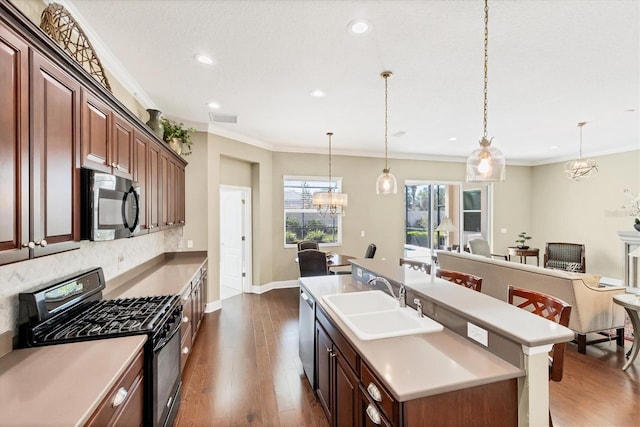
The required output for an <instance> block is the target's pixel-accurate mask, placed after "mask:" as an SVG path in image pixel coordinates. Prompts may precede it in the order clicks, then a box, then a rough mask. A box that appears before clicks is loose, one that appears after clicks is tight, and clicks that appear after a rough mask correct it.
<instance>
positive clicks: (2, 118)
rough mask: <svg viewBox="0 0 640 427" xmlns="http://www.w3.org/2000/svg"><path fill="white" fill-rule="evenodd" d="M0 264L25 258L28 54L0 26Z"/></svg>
mask: <svg viewBox="0 0 640 427" xmlns="http://www.w3.org/2000/svg"><path fill="white" fill-rule="evenodd" d="M0 75H1V76H3V77H2V78H0V128H1V129H2V133H3V136H2V138H0V195H2V203H0V264H6V263H9V262H15V261H21V260H25V259H28V258H29V250H28V249H22V247H21V246H22V243H23V242H25V243H26V242H28V241H29V51H28V46H27V44H26V42H25V41H24V40H22V39H21V38H20V37H18V36H17V35H16V34H15V33H13V32H12V31H10V30H9V29H8V28H6V27H5V26H3V25H1V24H0Z"/></svg>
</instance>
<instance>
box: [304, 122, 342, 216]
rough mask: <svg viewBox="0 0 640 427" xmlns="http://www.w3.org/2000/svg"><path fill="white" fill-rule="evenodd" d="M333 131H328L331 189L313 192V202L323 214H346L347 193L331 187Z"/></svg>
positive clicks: (330, 183)
mask: <svg viewBox="0 0 640 427" xmlns="http://www.w3.org/2000/svg"><path fill="white" fill-rule="evenodd" d="M332 135H333V133H332V132H327V136H329V189H328V190H327V191H323V192H316V193H313V199H312V201H311V203H312V204H313V206H315V207H316V209H318V213H319V214H320V215H321V216H325V215H329V216H336V215H344V208H345V207H346V206H347V201H348V198H347V195H346V194H345V193H340V192H339V191H333V189H332V188H331V186H332V182H331V136H332Z"/></svg>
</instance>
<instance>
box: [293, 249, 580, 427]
mask: <svg viewBox="0 0 640 427" xmlns="http://www.w3.org/2000/svg"><path fill="white" fill-rule="evenodd" d="M375 276H383V277H385V278H387V279H388V280H389V281H390V282H391V283H392V284H393V287H394V288H396V291H395V293H396V295H397V293H398V292H397V288H399V286H400V285H401V284H402V285H404V286H405V288H406V289H407V298H406V301H407V305H410V306H413V307H415V305H414V304H413V300H414V298H419V299H420V300H421V301H422V304H423V311H424V313H425V314H426V315H427V316H429V317H431V318H432V319H434V320H436V321H437V322H439V323H441V324H442V325H443V326H444V327H445V329H444V331H442V332H435V333H429V334H419V335H409V336H403V337H395V338H386V339H381V340H373V341H362V340H359V339H358V338H357V337H356V335H355V334H354V333H353V332H352V331H351V330H350V329H349V327H347V326H346V324H345V323H344V322H342V321H341V319H340V318H339V317H338V315H337V314H336V313H335V312H334V311H333V310H332V309H331V308H330V307H329V305H327V304H326V302H325V301H324V299H323V296H325V295H331V294H339V293H345V292H360V291H365V290H371V289H372V287H371V286H369V285H368V284H367V283H366V282H367V280H368V279H369V278H370V277H375ZM300 284H301V288H302V289H304V290H306V291H307V292H308V293H309V294H310V295H311V296H312V297H313V298H314V299H315V301H316V304H317V306H316V329H317V330H318V325H319V326H320V329H319V333H318V332H317V333H316V345H317V352H316V366H317V369H318V371H321V370H322V364H323V363H324V355H323V351H324V350H323V346H326V352H328V353H329V354H330V358H331V357H333V358H334V359H337V361H338V363H334V364H333V365H331V366H333V368H332V369H333V370H334V371H338V372H340V373H341V375H342V378H347V379H350V380H351V382H350V383H351V386H352V387H354V388H355V389H357V388H358V387H359V388H360V389H362V390H365V388H366V392H368V391H369V390H368V384H366V383H364V381H365V380H366V382H369V380H371V379H373V380H374V381H373V382H374V383H375V380H379V381H380V383H381V384H379V385H378V387H377V388H381V389H382V393H381V394H382V395H384V394H385V392H388V394H389V396H388V398H389V399H390V400H391V401H392V402H393V404H392V405H390V406H388V408H386V409H385V399H384V397H383V398H382V399H381V400H382V401H381V402H380V401H378V403H375V404H373V409H369V406H371V404H367V405H364V406H363V407H361V408H360V409H358V408H356V410H355V412H359V413H360V414H359V415H358V414H356V416H360V418H364V417H365V416H369V414H370V413H372V412H375V411H379V412H382V413H383V414H384V415H383V416H382V417H378V418H382V421H383V424H384V423H385V422H389V423H390V424H391V425H395V424H396V423H397V424H398V425H413V424H411V423H412V422H422V423H424V422H426V421H427V420H429V419H431V420H433V419H436V418H435V417H433V414H434V413H432V414H431V415H428V414H427V413H426V412H425V408H427V407H428V406H429V402H430V399H429V397H431V398H432V399H431V400H433V399H440V400H439V401H438V402H439V405H440V406H442V405H443V404H444V403H445V402H446V401H447V399H448V401H449V403H451V404H455V403H454V402H466V403H465V404H464V406H465V408H466V409H468V407H470V405H472V404H473V403H474V402H472V401H471V400H469V399H470V398H471V395H469V396H467V399H466V400H464V399H461V396H464V393H467V394H469V393H473V392H474V391H475V394H473V396H474V397H473V398H474V399H476V400H478V399H480V400H481V399H486V401H485V402H484V403H483V404H489V405H491V404H496V402H495V400H496V399H501V400H502V402H503V403H505V402H506V403H507V406H509V405H510V406H511V407H512V408H511V409H512V410H513V411H516V418H517V424H519V425H546V424H547V423H548V380H547V365H546V363H547V361H546V353H547V352H548V351H549V350H550V348H551V346H552V344H554V343H556V342H565V341H569V340H571V339H572V338H573V333H572V332H571V330H569V329H567V328H563V327H560V326H558V325H556V324H554V323H552V322H549V321H547V320H545V319H542V318H539V317H537V316H535V315H532V314H530V313H528V312H526V311H524V310H521V309H518V308H517V307H514V306H511V305H509V304H506V303H504V302H502V301H499V300H497V299H495V298H491V297H488V296H486V295H482V294H480V293H477V292H474V291H471V290H469V289H466V288H464V287H461V286H457V285H453V284H451V283H449V282H446V281H443V280H440V279H437V278H432V277H431V276H428V275H425V274H424V273H422V272H416V271H414V270H411V269H404V268H402V267H399V266H397V264H395V263H390V262H383V261H376V260H364V259H360V260H356V261H355V262H354V266H353V274H352V275H351V276H345V275H343V276H320V277H305V278H301V279H300ZM376 289H384V287H382V288H380V287H376ZM469 324H471V325H472V326H474V327H475V328H476V329H473V330H474V331H480V332H478V334H479V335H476V334H475V333H474V334H472V335H473V336H474V338H475V339H476V340H478V341H482V343H481V342H477V341H474V340H473V339H471V338H469V337H468V336H467V335H468V328H469ZM332 329H335V332H337V336H338V338H337V339H334V340H333V341H332V340H329V341H328V344H329V346H327V345H326V344H327V339H326V337H325V336H324V335H323V334H324V333H325V332H327V334H326V335H331V334H332ZM329 338H331V337H329ZM323 340H324V341H323ZM340 340H344V341H345V343H346V344H345V343H340ZM336 341H337V342H336ZM341 344H342V345H341ZM331 345H335V347H338V349H339V351H335V350H334V347H332V346H331ZM342 347H344V348H346V350H345V351H342V350H343V349H342ZM351 349H352V350H353V352H354V353H355V356H354V357H352V356H351V355H350V351H351ZM331 355H334V356H331ZM341 361H342V362H346V363H343V364H342V367H341V366H340V362H341ZM329 363H331V361H330V360H329ZM349 365H351V369H345V366H349ZM338 368H340V369H338ZM344 373H346V374H349V373H351V375H346V376H345V375H344ZM316 378H317V382H318V390H319V391H318V395H319V397H320V400H321V403H322V402H323V399H325V400H326V402H324V404H326V405H327V406H330V404H331V403H333V402H336V403H335V407H334V408H333V409H334V411H330V412H329V416H330V417H331V416H336V417H338V418H339V419H340V417H341V414H340V413H341V410H340V408H339V406H340V405H341V403H344V400H343V399H335V396H334V395H332V394H331V392H329V391H324V392H323V391H322V390H321V389H322V388H323V384H322V382H321V380H322V375H321V374H320V373H319V372H318V373H317V377H316ZM333 381H334V382H336V381H338V382H339V381H340V376H334V377H333ZM514 382H515V386H513V384H514ZM343 383H344V381H343ZM346 384H349V381H347V382H346ZM509 384H511V385H509ZM343 385H344V384H343ZM356 385H357V387H356ZM374 385H375V384H374ZM496 387H497V389H496ZM344 390H345V388H344V387H343V391H344ZM333 391H334V393H337V394H340V392H339V390H338V391H337V392H336V391H335V390H333ZM366 392H365V393H362V394H364V395H365V398H367V395H369V397H371V396H370V395H371V393H366ZM452 393H453V394H452ZM461 393H462V394H461ZM327 394H328V395H329V396H325V395H327ZM375 394H376V392H375V391H374V395H375ZM343 396H344V393H343ZM442 399H445V400H442ZM369 400H371V399H369ZM373 400H377V399H373ZM356 403H357V402H356ZM445 406H446V405H445ZM515 406H517V408H516V407H515ZM480 407H481V408H482V406H480ZM497 407H498V409H500V410H504V411H505V415H504V417H502V418H494V419H493V420H492V421H493V424H501V425H514V424H515V421H514V422H513V423H510V422H509V421H508V419H509V418H508V416H509V410H508V408H504V407H501V406H500V405H499V404H498V405H497ZM342 409H344V408H342ZM444 409H445V408H444V407H443V410H442V411H438V412H439V415H442V412H443V411H444ZM460 409H461V408H458V407H449V408H448V410H449V411H450V412H451V414H453V415H455V416H462V415H461V411H460ZM325 412H326V410H325ZM342 413H343V414H342V415H344V410H342ZM511 414H512V413H511ZM349 416H350V415H349ZM488 416H491V415H490V414H489V415H488ZM494 416H497V417H501V415H500V414H499V413H496V414H495V415H494ZM374 418H376V415H375V413H374ZM455 419H458V420H460V419H461V418H455ZM440 420H441V421H444V422H446V420H447V418H446V417H444V418H440ZM490 421H491V420H489V419H487V422H490ZM364 425H366V424H364Z"/></svg>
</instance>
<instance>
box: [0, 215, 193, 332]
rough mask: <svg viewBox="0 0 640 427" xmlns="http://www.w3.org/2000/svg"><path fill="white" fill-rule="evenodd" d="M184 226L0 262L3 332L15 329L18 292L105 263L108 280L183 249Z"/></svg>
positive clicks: (82, 244) (0, 316)
mask: <svg viewBox="0 0 640 427" xmlns="http://www.w3.org/2000/svg"><path fill="white" fill-rule="evenodd" d="M182 233H183V228H182V227H178V228H173V229H170V230H166V231H164V232H162V231H161V232H158V233H151V234H147V235H143V236H138V237H134V238H132V239H120V240H114V241H110V242H90V241H82V242H80V249H76V250H73V251H68V252H63V253H60V254H56V255H50V256H45V257H42V258H37V259H34V260H30V261H23V262H18V263H14V264H9V265H4V266H0V334H2V333H4V332H7V331H15V329H16V326H17V320H18V293H20V292H23V291H27V290H30V289H32V288H36V287H38V285H41V284H43V283H46V282H49V281H51V280H54V279H56V278H58V277H62V276H65V275H67V274H71V273H73V272H76V271H80V270H83V269H86V268H91V267H102V269H103V270H104V275H105V279H106V280H110V279H112V278H113V277H116V276H119V275H120V274H122V273H124V272H126V271H128V270H130V269H132V268H134V267H136V266H138V265H140V264H142V263H143V262H145V261H148V260H150V259H151V258H153V257H156V256H158V255H161V254H162V253H164V252H179V251H182Z"/></svg>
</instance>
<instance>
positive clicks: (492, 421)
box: [315, 306, 518, 427]
mask: <svg viewBox="0 0 640 427" xmlns="http://www.w3.org/2000/svg"><path fill="white" fill-rule="evenodd" d="M315 329H316V331H315V332H316V374H317V389H316V394H317V396H318V400H319V401H320V405H321V406H322V409H323V410H324V412H325V415H326V416H327V419H328V421H329V425H331V426H332V427H336V426H337V427H342V426H344V427H353V426H375V425H382V426H406V427H414V426H415V427H417V426H420V427H427V426H434V427H441V426H465V427H468V426H478V427H480V426H483V427H484V426H505V427H506V426H517V425H518V380H517V378H512V379H507V380H503V381H496V382H492V383H487V384H482V385H478V386H474V387H468V388H464V389H460V390H454V391H449V392H443V393H440V394H435V395H431V396H425V397H419V398H415V399H412V400H407V401H403V402H400V401H398V400H397V399H395V398H394V396H393V394H392V393H391V392H390V391H389V389H388V388H387V386H386V384H385V383H384V382H383V381H382V380H381V379H380V378H379V377H378V375H376V374H375V371H374V370H373V369H371V368H370V367H369V366H368V364H367V362H366V361H365V360H363V358H362V357H361V355H360V354H359V353H358V351H357V350H356V349H355V348H354V347H353V346H352V345H351V344H350V343H349V341H348V340H347V339H346V338H345V337H344V335H343V334H342V333H341V332H340V330H339V329H338V328H337V327H336V326H335V325H334V324H333V322H332V321H331V320H330V319H329V316H328V315H327V314H326V312H325V311H324V309H323V308H322V307H321V306H317V307H316V328H315Z"/></svg>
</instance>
